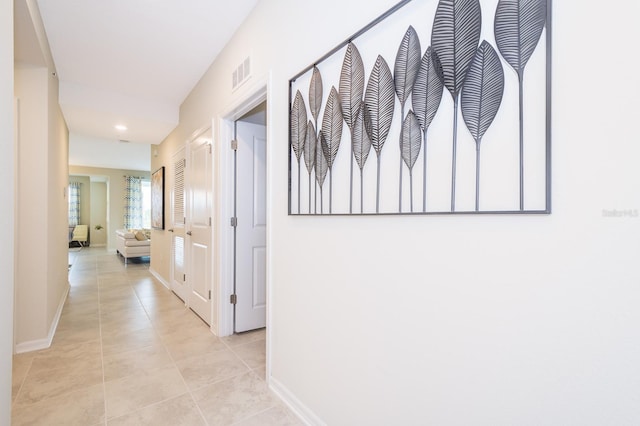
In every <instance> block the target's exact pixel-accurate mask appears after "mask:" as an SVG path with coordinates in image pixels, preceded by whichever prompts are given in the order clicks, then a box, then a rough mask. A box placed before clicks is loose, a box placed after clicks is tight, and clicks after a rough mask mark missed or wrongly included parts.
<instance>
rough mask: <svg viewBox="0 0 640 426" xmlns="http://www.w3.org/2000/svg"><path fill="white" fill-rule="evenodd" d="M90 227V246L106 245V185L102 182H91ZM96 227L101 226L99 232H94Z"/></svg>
mask: <svg viewBox="0 0 640 426" xmlns="http://www.w3.org/2000/svg"><path fill="white" fill-rule="evenodd" d="M90 223H91V226H90V227H89V235H90V237H91V245H92V246H94V247H102V246H106V244H107V229H106V224H107V184H106V183H104V182H91V221H90ZM96 225H102V227H103V228H102V229H101V230H96V229H95V227H96Z"/></svg>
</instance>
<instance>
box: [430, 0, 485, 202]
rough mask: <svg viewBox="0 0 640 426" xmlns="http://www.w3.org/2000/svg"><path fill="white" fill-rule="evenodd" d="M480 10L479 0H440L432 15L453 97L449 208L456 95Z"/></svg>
mask: <svg viewBox="0 0 640 426" xmlns="http://www.w3.org/2000/svg"><path fill="white" fill-rule="evenodd" d="M481 26H482V13H481V10H480V2H479V0H440V1H439V2H438V8H437V9H436V14H435V17H434V18H433V30H432V32H431V46H432V48H433V50H434V52H435V53H436V55H437V56H438V59H439V62H440V64H441V73H442V80H443V83H444V85H445V87H446V88H447V90H449V93H450V94H451V97H452V98H453V155H452V163H451V211H455V201H456V149H457V128H458V95H459V93H460V90H461V89H462V86H463V85H464V80H465V77H466V75H467V71H468V70H469V66H470V65H471V61H473V57H474V56H475V53H476V49H477V48H478V42H479V41H480V29H481Z"/></svg>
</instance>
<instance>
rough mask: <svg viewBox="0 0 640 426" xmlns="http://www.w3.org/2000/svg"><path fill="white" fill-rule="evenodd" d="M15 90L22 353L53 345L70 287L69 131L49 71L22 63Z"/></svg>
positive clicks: (18, 326)
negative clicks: (64, 298)
mask: <svg viewBox="0 0 640 426" xmlns="http://www.w3.org/2000/svg"><path fill="white" fill-rule="evenodd" d="M14 90H15V96H16V97H17V98H18V100H19V104H18V105H19V138H18V146H17V151H18V153H17V213H18V215H17V219H16V225H17V226H16V230H17V231H16V238H17V240H16V241H17V244H16V247H17V259H18V260H17V272H16V306H15V321H16V328H15V333H16V335H15V342H16V347H17V348H19V349H18V350H22V349H24V348H30V349H34V348H43V347H47V346H48V344H50V340H51V338H52V337H53V332H54V331H55V325H56V321H57V319H56V315H57V314H58V313H59V312H60V309H61V307H62V303H64V300H63V297H64V295H65V294H66V290H67V289H68V278H67V274H68V267H67V265H68V259H67V256H68V255H67V246H66V243H67V229H68V228H67V224H68V216H67V211H68V210H67V209H68V205H67V200H66V191H65V188H66V186H67V179H68V170H67V163H68V131H67V127H66V124H65V122H64V118H63V117H62V113H61V111H60V109H59V106H58V81H57V79H56V78H55V77H54V76H53V75H52V74H51V72H50V71H49V70H48V69H47V68H46V67H35V66H30V65H24V64H16V67H15V85H14ZM34 259H37V261H38V262H39V265H40V266H39V267H38V268H34V267H33V262H34ZM25 350H27V349H25Z"/></svg>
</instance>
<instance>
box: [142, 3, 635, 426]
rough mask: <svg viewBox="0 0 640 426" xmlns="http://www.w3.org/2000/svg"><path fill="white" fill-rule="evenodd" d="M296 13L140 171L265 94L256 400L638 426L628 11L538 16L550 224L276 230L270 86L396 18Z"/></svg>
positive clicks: (536, 219)
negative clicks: (264, 242) (262, 316)
mask: <svg viewBox="0 0 640 426" xmlns="http://www.w3.org/2000/svg"><path fill="white" fill-rule="evenodd" d="M314 4H315V6H314V7H310V5H309V3H308V2H299V1H296V0H281V1H278V2H259V3H258V5H257V7H256V9H255V10H254V12H253V13H252V14H251V16H250V17H249V19H248V20H247V21H246V22H245V24H244V25H243V26H242V27H241V28H240V30H239V31H238V32H237V33H236V34H235V35H234V37H233V39H232V40H231V41H230V43H229V44H228V45H227V47H226V48H225V50H224V51H223V52H222V53H221V54H220V55H219V56H218V58H217V59H216V61H215V62H214V63H213V64H212V66H211V67H210V69H209V70H208V71H207V73H206V74H205V75H204V76H203V78H202V80H201V81H200V82H199V83H198V85H197V86H196V87H195V88H194V89H193V91H192V93H191V94H190V95H189V97H188V98H187V99H186V100H185V102H184V103H183V105H182V108H181V113H180V124H179V126H178V127H177V128H176V130H175V131H174V132H172V134H171V135H170V136H169V137H168V138H167V139H166V140H165V141H164V142H163V144H162V145H161V147H160V149H161V155H159V157H158V158H156V159H154V160H153V164H152V169H156V168H157V167H159V166H160V165H167V164H168V159H170V157H171V155H172V154H173V152H174V151H175V149H176V148H177V147H178V146H180V145H181V144H183V143H184V142H185V141H186V140H187V139H188V138H189V136H190V135H191V134H192V133H193V132H194V131H196V130H197V129H198V128H201V127H202V126H204V125H206V124H207V123H209V122H211V119H212V118H213V119H214V131H215V132H216V134H217V132H219V124H220V122H219V121H218V120H219V118H220V116H221V115H222V114H225V113H226V112H227V111H228V110H229V108H231V107H232V106H233V105H234V104H236V103H237V102H238V100H239V99H242V98H243V97H245V96H246V95H247V91H248V90H250V88H251V87H252V86H251V85H252V84H255V82H256V81H260V80H261V79H263V78H267V79H269V81H270V86H269V99H268V103H269V116H268V127H269V134H268V140H269V142H268V146H269V152H268V164H269V176H268V182H269V186H268V218H269V221H270V226H269V231H268V235H269V237H268V251H269V252H268V259H269V261H268V262H269V263H268V265H267V269H268V276H269V284H270V290H269V303H270V311H271V316H270V322H269V324H268V326H269V341H268V348H269V356H270V360H271V369H270V374H271V382H270V383H271V386H272V387H273V388H274V389H276V390H277V391H278V392H280V393H281V394H282V395H284V396H285V398H286V399H287V400H288V401H289V402H290V403H291V404H293V405H294V406H296V408H297V409H298V410H299V412H301V413H303V414H304V416H305V417H306V419H307V420H308V421H309V422H310V423H312V424H331V425H352V424H368V425H385V424H408V425H409V424H440V425H468V424H474V425H489V424H491V425H495V424H501V425H504V424H537V425H545V424H548V425H551V424H581V425H601V424H635V423H638V421H639V420H640V409H639V408H638V407H639V406H638V404H637V401H638V399H639V398H640V380H638V377H640V365H639V364H638V363H637V359H638V358H640V346H639V345H638V324H640V310H639V309H637V306H639V305H640V291H639V290H638V283H639V282H640V268H638V267H637V259H638V255H640V218H639V217H638V215H636V213H634V212H638V210H639V209H640V200H639V198H638V194H639V193H640V186H639V184H638V182H640V168H639V167H637V159H638V158H640V145H639V144H638V143H637V137H634V136H632V135H634V134H635V133H636V131H635V125H634V124H635V122H636V121H637V117H638V116H639V115H640V114H639V113H640V111H639V107H638V103H637V102H636V100H637V98H638V96H639V95H640V90H639V86H638V79H637V78H636V77H635V74H634V73H635V69H636V67H634V66H632V64H631V62H630V61H631V55H630V54H629V52H630V51H632V49H634V46H633V43H634V41H635V40H638V39H640V33H639V31H640V29H639V27H638V26H637V25H635V17H636V16H637V13H624V14H621V13H619V11H620V10H627V11H635V12H638V7H639V6H638V5H637V3H636V2H635V1H633V0H613V3H611V2H609V3H608V4H607V5H606V6H602V7H599V5H600V4H597V5H594V4H588V5H587V4H583V5H581V7H580V8H576V7H575V4H573V3H572V2H554V4H553V19H554V24H553V25H554V26H553V31H554V38H553V49H554V51H553V100H552V102H553V117H552V118H553V127H552V134H553V153H552V154H553V187H552V191H553V196H552V198H553V213H552V214H551V215H548V216H547V215H543V216H493V215H482V216H415V217H393V216H388V217H312V218H305V217H290V216H288V215H287V196H288V193H287V188H288V176H287V169H288V158H287V141H288V105H289V99H288V80H289V78H291V77H292V76H294V75H295V74H296V73H297V72H298V71H300V70H301V69H303V68H305V67H307V66H308V65H310V64H312V63H313V61H315V60H316V59H317V58H318V57H320V56H322V55H323V54H324V53H325V52H327V51H329V50H330V49H332V48H333V47H334V46H336V45H337V44H338V43H340V42H342V41H344V40H345V38H347V37H348V36H349V35H351V34H353V33H354V32H356V31H357V30H359V29H360V28H362V27H363V26H364V25H366V24H367V23H368V22H370V21H371V20H372V19H373V18H375V17H376V16H378V15H380V14H381V13H382V12H383V11H385V10H386V9H388V8H389V7H391V6H392V5H394V4H395V0H374V1H370V2H367V6H366V8H363V7H362V2H359V1H356V0H326V1H323V2H316V3H314ZM425 44H426V42H425ZM394 45H395V42H394ZM423 47H426V46H423ZM596 53H598V55H596ZM247 55H251V57H252V79H250V80H249V82H248V83H247V85H246V86H243V87H242V88H240V89H239V90H237V91H235V92H233V91H232V89H231V74H232V71H233V69H234V67H235V66H236V65H237V64H239V63H240V62H241V61H242V60H243V59H244V58H245V57H246V56H247ZM325 90H326V92H327V93H328V90H329V88H326V89H325ZM214 143H227V141H222V140H218V139H217V138H216V141H215V142H214ZM167 193H168V192H167ZM612 211H625V212H630V213H629V214H626V215H611V214H609V213H608V212H612ZM153 238H154V239H153V241H154V242H153V248H152V250H153V256H152V267H153V268H155V269H157V270H158V271H162V274H163V276H166V277H168V265H166V264H167V262H166V259H167V258H168V253H169V245H168V241H169V238H168V236H167V232H166V231H154V237H153ZM158 252H162V253H163V254H164V256H165V257H164V258H162V257H160V256H159V255H157V254H156V253H158ZM162 261H165V264H164V265H163V264H160V263H159V262H162ZM318 264H322V265H330V267H318ZM165 265H166V266H165ZM164 268H167V269H166V270H165V269H164ZM165 273H166V275H164V274H165Z"/></svg>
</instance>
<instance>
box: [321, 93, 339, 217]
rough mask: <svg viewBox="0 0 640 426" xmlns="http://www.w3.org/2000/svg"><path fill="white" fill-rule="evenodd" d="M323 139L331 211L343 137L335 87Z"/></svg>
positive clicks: (325, 117) (328, 105)
mask: <svg viewBox="0 0 640 426" xmlns="http://www.w3.org/2000/svg"><path fill="white" fill-rule="evenodd" d="M322 135H323V137H322V139H321V146H322V152H323V154H324V158H325V159H326V160H327V167H329V213H331V210H332V209H331V207H332V202H333V198H332V196H333V191H332V189H333V170H332V169H333V163H334V161H335V159H336V156H337V155H338V148H340V140H341V139H342V108H341V107H340V99H339V96H338V91H337V90H336V88H335V87H332V88H331V92H330V93H329V99H328V100H327V105H326V106H325V108H324V116H323V117H322Z"/></svg>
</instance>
